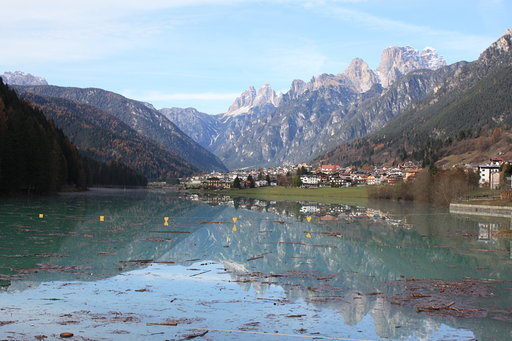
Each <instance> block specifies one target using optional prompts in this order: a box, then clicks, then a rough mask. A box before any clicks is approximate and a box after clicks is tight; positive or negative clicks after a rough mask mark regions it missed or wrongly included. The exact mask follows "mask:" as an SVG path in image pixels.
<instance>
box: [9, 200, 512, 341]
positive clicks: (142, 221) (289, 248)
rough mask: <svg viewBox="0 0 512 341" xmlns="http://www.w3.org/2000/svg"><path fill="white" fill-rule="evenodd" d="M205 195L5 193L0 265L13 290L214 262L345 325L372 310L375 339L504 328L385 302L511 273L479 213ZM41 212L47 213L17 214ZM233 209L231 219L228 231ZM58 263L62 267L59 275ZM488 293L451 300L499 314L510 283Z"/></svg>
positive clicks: (484, 334) (486, 334) (235, 277)
mask: <svg viewBox="0 0 512 341" xmlns="http://www.w3.org/2000/svg"><path fill="white" fill-rule="evenodd" d="M137 193H139V194H137ZM213 202H214V205H206V204H203V203H194V202H192V201H188V200H184V199H183V198H181V197H178V196H176V195H173V194H169V193H164V194H159V193H147V194H146V192H133V193H132V194H130V195H129V196H126V195H122V193H121V194H119V192H114V193H107V194H104V195H98V194H93V195H90V194H83V195H75V194H73V195H69V196H67V197H66V198H65V199H64V200H62V199H57V200H55V199H41V200H40V201H39V202H35V203H31V204H24V203H23V202H19V201H18V202H16V201H11V202H10V203H12V205H10V204H8V205H4V206H2V207H0V213H1V214H0V219H2V221H1V222H2V226H6V229H7V231H11V232H12V231H16V233H15V234H14V237H13V236H12V234H7V232H2V231H5V230H0V237H2V238H0V251H1V252H0V255H2V256H0V271H1V273H5V274H7V272H4V270H5V268H6V267H12V268H16V269H18V268H25V269H28V270H25V271H20V272H21V273H22V274H23V275H24V277H23V278H22V281H13V285H12V289H16V288H21V286H22V285H26V284H29V282H28V281H35V282H41V281H47V280H56V279H61V280H70V279H77V278H78V279H82V280H91V279H97V278H105V277H110V276H113V275H117V274H119V273H121V272H124V271H126V270H129V269H132V268H134V267H140V266H144V265H145V264H147V263H148V262H154V261H160V262H176V263H178V264H183V265H189V264H191V263H192V262H194V260H201V261H204V260H211V261H215V262H219V263H222V264H223V265H224V267H225V268H226V269H227V270H228V271H229V272H230V275H231V280H232V281H235V282H237V283H238V284H239V285H240V286H241V287H242V288H247V289H249V288H251V287H252V288H254V289H255V290H256V291H257V292H258V293H260V294H263V293H265V292H266V290H267V288H269V287H270V286H271V285H277V286H279V287H282V288H283V290H284V291H285V293H286V295H287V298H288V299H290V300H292V301H295V300H297V301H298V300H305V301H306V302H308V303H310V304H314V305H318V306H319V307H329V308H331V309H334V310H336V311H338V312H339V313H340V315H342V316H343V318H344V321H345V323H346V324H348V325H356V324H358V323H360V322H361V321H363V320H364V319H365V318H371V319H372V320H373V323H374V324H375V328H376V332H377V333H378V335H379V336H381V337H387V338H393V339H404V338H408V337H411V336H413V335H414V337H415V338H417V339H428V338H429V335H430V333H432V332H433V331H435V330H436V329H438V328H439V326H440V325H441V324H449V325H452V326H455V327H457V328H466V329H470V330H472V331H473V332H474V333H475V334H476V336H478V337H479V339H486V338H492V337H496V336H498V335H501V334H502V333H504V332H507V330H508V329H507V328H509V327H508V322H504V321H498V320H495V319H491V318H487V319H485V320H484V319H481V320H479V323H478V324H471V323H473V322H474V320H472V319H464V318H456V317H453V316H451V317H450V316H446V317H443V318H442V319H441V318H439V317H436V316H430V315H428V314H426V313H421V314H418V313H416V311H415V310H414V309H413V308H412V306H411V305H405V304H404V305H400V306H399V305H394V304H392V302H393V301H394V300H395V297H397V296H403V295H409V293H410V291H408V290H409V289H410V287H411V285H419V284H418V282H414V281H413V282H411V283H412V284H411V283H409V282H408V281H406V280H405V278H419V279H439V280H445V281H447V282H448V281H460V280H462V279H463V278H465V277H467V276H470V277H478V278H488V279H502V280H508V281H510V280H512V278H511V273H510V261H509V260H508V253H507V252H509V249H508V247H509V246H508V244H507V245H504V244H503V242H501V241H499V240H497V241H492V240H491V241H488V242H485V243H482V241H479V239H478V231H479V226H478V222H477V221H474V220H469V219H467V218H459V217H455V216H452V215H450V214H448V213H447V212H446V211H444V210H439V209H434V208H430V207H417V206H411V205H397V204H390V203H386V202H382V203H375V204H374V206H375V207H374V208H373V209H368V208H362V207H350V206H345V205H317V206H316V208H317V212H318V215H316V216H313V220H312V222H310V223H308V222H307V221H306V220H305V219H304V217H305V215H304V214H302V213H301V207H302V206H303V205H302V204H300V203H270V202H265V201H258V200H245V199H237V200H231V199H229V198H225V200H224V199H221V200H214V201H212V203H213ZM305 205H313V204H309V203H305ZM17 207H18V208H17ZM240 208H243V209H240ZM42 209H44V213H45V214H46V218H45V219H42V220H38V219H37V218H22V217H27V216H28V217H30V216H31V217H34V216H37V215H36V212H38V211H39V210H42ZM100 215H104V216H105V221H104V222H100V221H99V216H100ZM327 216H328V217H330V218H329V219H324V218H325V217H327ZM163 217H169V218H170V219H169V220H170V226H163ZM233 217H237V218H238V221H237V222H236V225H235V226H236V229H234V224H233V221H232V218H233ZM49 231H51V232H50V233H49ZM151 231H181V232H189V233H155V232H151ZM461 231H464V233H467V234H468V235H467V236H463V235H462V232H461ZM8 238H10V239H8ZM36 243H38V244H36ZM478 250H483V251H478ZM489 250H498V251H499V252H494V251H492V252H485V251H489ZM502 251H506V252H502ZM43 254H46V255H47V256H44V255H43ZM23 255H26V256H27V257H21V256H23ZM18 256H20V257H18ZM41 263H42V264H51V265H52V266H53V267H54V268H53V270H55V271H54V272H47V271H40V272H38V273H35V272H33V271H31V270H30V269H35V270H41V267H38V266H37V264H41ZM70 266H76V267H77V268H73V267H70ZM66 267H68V270H69V271H62V269H66ZM43 270H45V269H44V267H43ZM46 270H48V268H47V269H46ZM50 270H52V268H50ZM489 285H491V284H489ZM503 285H504V286H505V287H506V286H510V285H509V283H506V284H503ZM490 289H492V290H493V293H495V294H496V296H495V297H475V296H468V297H464V296H460V295H459V296H455V297H456V298H455V299H454V300H457V303H458V304H459V302H467V304H468V305H470V306H471V307H480V306H482V307H491V306H492V307H496V308H497V309H502V310H503V311H507V309H509V307H510V306H511V305H512V302H511V301H510V293H509V291H510V290H508V291H507V289H503V288H501V287H499V284H495V283H493V284H492V287H490ZM507 295H508V296H507ZM505 317H506V316H505ZM396 326H400V328H396Z"/></svg>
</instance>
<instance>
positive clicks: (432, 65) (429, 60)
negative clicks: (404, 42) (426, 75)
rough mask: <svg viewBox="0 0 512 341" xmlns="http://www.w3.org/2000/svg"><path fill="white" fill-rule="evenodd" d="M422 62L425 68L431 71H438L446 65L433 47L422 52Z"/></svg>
mask: <svg viewBox="0 0 512 341" xmlns="http://www.w3.org/2000/svg"><path fill="white" fill-rule="evenodd" d="M420 57H421V60H422V62H423V64H424V66H425V67H426V68H428V69H431V70H437V69H439V68H441V67H443V66H445V65H446V60H444V58H443V57H442V56H439V55H438V54H437V50H436V49H435V48H433V47H428V46H427V47H425V48H424V49H423V51H421V55H420Z"/></svg>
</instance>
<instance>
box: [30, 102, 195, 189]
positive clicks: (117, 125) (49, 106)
mask: <svg viewBox="0 0 512 341" xmlns="http://www.w3.org/2000/svg"><path fill="white" fill-rule="evenodd" d="M21 96H22V98H24V99H26V100H28V101H29V102H30V103H31V104H33V105H34V106H35V107H37V108H38V109H41V111H42V112H43V113H44V114H45V116H46V117H47V118H48V119H51V120H53V121H54V122H55V124H56V125H57V126H58V127H59V128H61V129H62V130H63V131H64V133H65V134H66V135H67V136H69V137H70V139H71V140H72V142H73V143H74V144H75V145H76V146H77V147H78V148H79V150H80V152H81V153H83V154H84V155H86V156H88V157H90V158H92V159H94V160H96V161H97V162H100V163H101V162H111V163H112V162H114V164H115V163H122V164H125V165H127V166H128V167H130V168H131V169H133V170H135V171H137V172H138V173H141V174H143V175H144V176H146V177H147V178H148V179H152V180H165V179H167V178H172V177H180V176H185V175H190V174H192V172H194V171H197V168H195V167H194V166H192V165H191V164H190V163H188V162H186V161H185V160H183V159H182V158H181V157H179V156H177V155H176V154H174V153H173V152H171V151H169V150H168V149H166V148H164V147H162V146H161V145H159V144H157V143H155V142H154V141H152V140H150V139H149V138H147V137H145V136H143V135H142V134H140V133H138V132H136V131H135V130H134V129H132V128H131V127H130V126H128V125H127V124H125V123H124V122H122V121H121V120H119V119H117V118H116V117H114V116H112V115H110V114H109V113H107V112H105V111H103V110H100V109H97V108H95V107H93V106H90V105H87V104H82V103H79V102H75V101H70V100H67V99H63V98H54V97H41V96H37V95H34V94H32V93H24V94H22V95H21Z"/></svg>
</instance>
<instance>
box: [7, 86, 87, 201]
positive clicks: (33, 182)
mask: <svg viewBox="0 0 512 341" xmlns="http://www.w3.org/2000/svg"><path fill="white" fill-rule="evenodd" d="M87 178H88V174H87V167H86V165H85V162H84V160H83V159H82V158H81V157H80V156H79V155H78V152H77V149H76V148H75V146H73V145H72V144H71V142H70V141H69V139H68V138H67V137H66V136H64V134H63V133H62V131H61V130H60V129H57V128H56V127H55V125H54V124H53V123H52V122H49V121H47V120H46V118H45V116H44V115H43V114H42V113H41V112H40V111H39V110H35V109H33V108H32V107H31V106H29V105H28V104H26V103H24V102H22V101H20V100H19V98H18V96H17V95H16V93H15V92H14V91H13V90H10V89H9V88H8V87H7V86H6V85H4V83H3V82H2V81H1V80H0V194H12V193H15V192H21V191H24V192H32V193H52V192H56V191H58V190H60V189H61V188H62V187H63V186H66V185H73V186H76V187H77V188H80V189H85V188H86V186H87Z"/></svg>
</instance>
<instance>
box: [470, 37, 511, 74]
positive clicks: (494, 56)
mask: <svg viewBox="0 0 512 341" xmlns="http://www.w3.org/2000/svg"><path fill="white" fill-rule="evenodd" d="M478 61H479V62H480V63H482V64H484V65H487V66H491V65H501V64H504V63H505V64H507V63H512V30H511V29H506V30H505V32H504V35H503V36H501V37H500V38H499V39H498V40H496V41H495V42H494V43H492V44H491V46H489V47H488V48H487V49H486V50H485V51H484V52H482V54H481V55H480V57H479V58H478Z"/></svg>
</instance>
